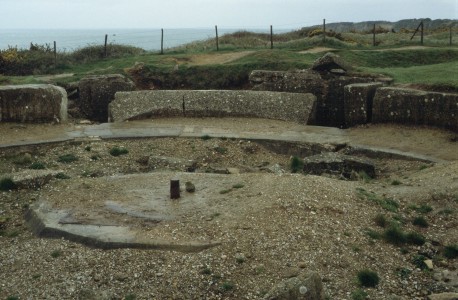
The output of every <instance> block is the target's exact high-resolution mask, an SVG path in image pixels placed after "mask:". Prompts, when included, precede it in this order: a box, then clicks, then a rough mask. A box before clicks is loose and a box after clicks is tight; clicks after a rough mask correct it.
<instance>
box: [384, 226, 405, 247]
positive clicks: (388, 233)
mask: <svg viewBox="0 0 458 300" xmlns="http://www.w3.org/2000/svg"><path fill="white" fill-rule="evenodd" d="M383 238H384V239H385V241H387V242H388V243H390V244H393V245H402V244H405V243H406V242H407V239H406V235H405V233H404V232H403V231H402V229H401V228H399V227H398V226H393V225H392V226H390V227H388V228H387V229H386V230H385V231H384V233H383Z"/></svg>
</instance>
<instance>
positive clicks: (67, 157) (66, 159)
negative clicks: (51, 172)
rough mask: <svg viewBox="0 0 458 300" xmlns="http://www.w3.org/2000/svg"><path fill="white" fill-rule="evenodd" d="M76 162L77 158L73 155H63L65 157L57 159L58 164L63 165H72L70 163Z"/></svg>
mask: <svg viewBox="0 0 458 300" xmlns="http://www.w3.org/2000/svg"><path fill="white" fill-rule="evenodd" d="M77 160H78V157H77V156H76V155H74V154H71V153H69V154H65V155H61V156H59V158H58V159H57V161H58V162H60V163H64V164H69V163H72V162H75V161H77Z"/></svg>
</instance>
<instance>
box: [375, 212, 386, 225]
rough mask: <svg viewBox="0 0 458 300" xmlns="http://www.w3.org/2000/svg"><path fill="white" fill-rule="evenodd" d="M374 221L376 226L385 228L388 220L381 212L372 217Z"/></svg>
mask: <svg viewBox="0 0 458 300" xmlns="http://www.w3.org/2000/svg"><path fill="white" fill-rule="evenodd" d="M374 222H375V224H377V226H380V227H383V228H385V227H386V226H387V225H388V220H387V219H386V217H385V216H384V215H382V214H378V215H376V216H375V218H374Z"/></svg>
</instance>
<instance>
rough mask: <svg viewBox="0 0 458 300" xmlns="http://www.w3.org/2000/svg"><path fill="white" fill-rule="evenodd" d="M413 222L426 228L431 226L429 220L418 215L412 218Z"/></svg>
mask: <svg viewBox="0 0 458 300" xmlns="http://www.w3.org/2000/svg"><path fill="white" fill-rule="evenodd" d="M412 224H413V225H415V226H418V227H423V228H426V227H428V226H429V224H428V221H427V220H426V219H425V218H424V217H421V216H420V217H416V218H415V219H413V220H412Z"/></svg>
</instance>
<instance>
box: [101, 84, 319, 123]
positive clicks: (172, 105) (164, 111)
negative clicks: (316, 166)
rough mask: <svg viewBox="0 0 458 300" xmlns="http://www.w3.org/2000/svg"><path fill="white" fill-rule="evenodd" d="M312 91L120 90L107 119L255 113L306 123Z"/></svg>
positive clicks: (311, 105) (247, 114)
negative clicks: (306, 92) (309, 92)
mask: <svg viewBox="0 0 458 300" xmlns="http://www.w3.org/2000/svg"><path fill="white" fill-rule="evenodd" d="M315 101H316V97H315V96H313V95H311V94H302V93H301V94H299V93H273V92H258V91H245V90H241V91H235V90H231V91H225V90H200V91H197V90H192V91H189V90H188V91H187V90H174V91H171V90H158V91H136V92H119V93H116V95H115V100H114V101H113V102H112V103H110V105H109V107H110V108H109V109H110V120H111V121H112V122H123V121H126V120H135V119H144V118H152V117H170V116H180V117H182V116H185V117H255V118H267V119H274V120H285V121H292V122H297V123H301V124H307V122H308V118H309V116H310V114H311V112H312V109H313V106H314V105H315Z"/></svg>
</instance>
